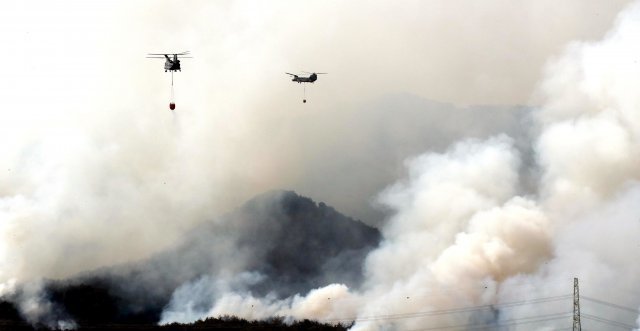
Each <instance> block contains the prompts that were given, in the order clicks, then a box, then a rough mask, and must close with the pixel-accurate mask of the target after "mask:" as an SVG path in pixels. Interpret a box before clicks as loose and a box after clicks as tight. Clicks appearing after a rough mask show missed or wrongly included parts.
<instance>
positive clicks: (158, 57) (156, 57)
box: [146, 56, 164, 59]
mask: <svg viewBox="0 0 640 331" xmlns="http://www.w3.org/2000/svg"><path fill="white" fill-rule="evenodd" d="M146 58H147V59H164V57H160V56H146Z"/></svg>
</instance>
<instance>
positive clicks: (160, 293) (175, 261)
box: [0, 191, 381, 326]
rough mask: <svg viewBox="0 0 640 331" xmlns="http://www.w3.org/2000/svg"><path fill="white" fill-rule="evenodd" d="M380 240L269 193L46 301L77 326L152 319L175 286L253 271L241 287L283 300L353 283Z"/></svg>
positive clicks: (294, 199) (321, 210)
mask: <svg viewBox="0 0 640 331" xmlns="http://www.w3.org/2000/svg"><path fill="white" fill-rule="evenodd" d="M380 240H381V235H380V233H379V231H378V230H377V229H375V228H372V227H370V226H367V225H365V224H364V223H362V222H359V221H356V220H353V219H351V218H349V217H347V216H344V215H342V214H340V213H339V212H337V211H336V210H334V209H333V208H331V207H329V206H327V205H325V204H324V203H322V202H320V203H318V204H316V203H315V202H314V201H313V200H311V199H309V198H306V197H302V196H300V195H298V194H296V193H294V192H291V191H271V192H267V193H264V194H262V195H259V196H257V197H255V198H253V199H251V200H250V201H248V202H246V203H245V204H244V205H243V206H241V207H240V208H238V209H237V210H235V211H233V212H231V213H229V214H226V215H224V216H222V217H220V218H218V219H215V220H212V221H208V222H204V223H202V224H200V225H199V226H197V227H196V228H194V229H193V230H192V231H191V232H189V233H188V234H187V235H186V236H185V238H184V240H183V241H181V243H180V244H179V245H177V246H176V247H174V248H172V249H168V250H166V251H164V252H162V253H159V254H157V255H155V256H153V257H151V258H149V259H148V260H145V261H139V262H136V263H130V264H126V265H119V266H113V267H107V268H102V269H100V270H95V271H92V272H90V273H86V274H83V275H80V276H77V277H74V278H71V279H66V280H61V281H60V280H59V281H52V282H50V283H49V284H48V285H47V288H48V294H49V296H50V300H51V301H52V302H54V303H56V304H57V305H59V306H60V307H62V309H64V310H65V311H66V313H67V314H69V315H70V316H71V317H72V318H73V319H74V320H76V322H78V324H79V325H81V326H82V325H95V324H107V323H155V322H157V321H158V320H159V317H160V313H161V312H162V310H163V308H164V307H166V306H167V304H168V303H169V301H170V300H171V296H172V294H173V292H174V291H175V290H176V289H177V288H178V287H179V286H181V285H182V284H185V283H187V282H192V281H196V280H198V279H199V278H201V277H203V276H210V277H214V278H215V277H222V275H229V274H230V275H235V274H240V273H251V274H254V275H258V277H255V279H254V280H253V281H252V282H250V283H248V284H245V285H244V286H246V288H245V290H247V291H250V292H251V293H253V294H254V295H265V294H267V293H272V294H274V295H276V296H277V297H281V298H282V297H288V296H291V295H293V294H296V293H302V294H304V293H306V292H308V291H309V290H311V289H313V288H317V287H321V286H324V285H327V284H331V283H344V284H347V285H348V286H350V287H358V285H359V284H360V282H361V280H362V264H363V261H364V258H365V257H366V255H367V254H368V253H369V252H370V251H371V250H372V249H374V248H375V247H376V246H377V245H378V244H379V242H380ZM0 308H2V306H0ZM4 310H5V311H6V313H7V314H11V310H10V309H9V308H8V307H5V309H4ZM0 312H1V311H0ZM0 318H1V317H0Z"/></svg>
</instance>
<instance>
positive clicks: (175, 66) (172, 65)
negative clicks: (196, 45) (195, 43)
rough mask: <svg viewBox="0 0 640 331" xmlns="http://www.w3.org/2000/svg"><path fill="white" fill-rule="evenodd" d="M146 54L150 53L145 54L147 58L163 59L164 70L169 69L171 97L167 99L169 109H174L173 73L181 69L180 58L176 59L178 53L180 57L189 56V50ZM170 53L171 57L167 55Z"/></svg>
mask: <svg viewBox="0 0 640 331" xmlns="http://www.w3.org/2000/svg"><path fill="white" fill-rule="evenodd" d="M147 55H150V56H147V58H149V59H165V62H164V72H167V71H169V72H170V73H171V99H170V100H169V109H171V110H172V111H173V110H175V109H176V103H175V101H174V94H173V73H174V72H176V71H182V68H180V60H178V55H180V56H181V57H182V58H191V56H189V55H191V54H189V51H186V52H182V53H173V54H165V53H160V54H157V53H148V54H147ZM161 55H162V56H161ZM170 55H173V57H169V56H170Z"/></svg>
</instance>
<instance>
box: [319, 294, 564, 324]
mask: <svg viewBox="0 0 640 331" xmlns="http://www.w3.org/2000/svg"><path fill="white" fill-rule="evenodd" d="M570 297H571V295H570V294H566V295H559V296H554V297H547V298H537V299H532V300H521V301H514V302H506V303H499V304H493V305H481V306H470V307H462V308H452V309H443V310H433V311H423V312H415V313H399V314H387V315H371V316H365V317H356V318H349V319H333V320H323V322H325V323H340V322H352V321H354V322H358V321H376V320H393V319H404V318H417V317H426V316H434V315H445V314H456V313H467V312H473V311H478V310H485V309H498V308H508V307H515V306H520V305H525V304H536V303H546V302H553V301H558V300H563V299H568V298H570Z"/></svg>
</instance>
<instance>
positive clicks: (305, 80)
mask: <svg viewBox="0 0 640 331" xmlns="http://www.w3.org/2000/svg"><path fill="white" fill-rule="evenodd" d="M316 80H318V75H316V74H311V76H309V77H299V76H295V75H294V76H293V78H292V79H291V81H292V82H298V83H313V82H315V81H316Z"/></svg>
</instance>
